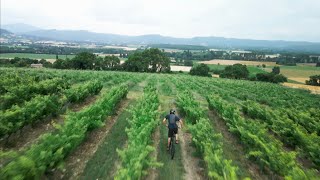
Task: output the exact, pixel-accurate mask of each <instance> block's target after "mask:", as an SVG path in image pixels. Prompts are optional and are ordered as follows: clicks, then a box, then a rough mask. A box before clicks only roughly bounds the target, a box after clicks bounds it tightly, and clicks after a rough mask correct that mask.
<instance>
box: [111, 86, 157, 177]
mask: <svg viewBox="0 0 320 180" xmlns="http://www.w3.org/2000/svg"><path fill="white" fill-rule="evenodd" d="M158 106H159V97H158V93H157V89H156V88H155V87H154V85H150V84H149V85H148V86H147V87H145V89H144V95H143V97H142V98H141V99H140V100H139V101H138V103H137V105H136V106H135V107H134V108H133V109H132V111H131V112H132V118H131V119H130V120H129V124H130V128H129V129H126V132H127V134H128V147H126V148H125V149H123V150H118V154H119V156H120V159H121V167H120V168H119V169H118V171H117V173H116V176H115V179H141V177H142V176H143V175H144V174H145V173H146V171H145V170H146V169H147V168H148V167H158V166H160V165H161V164H159V163H158V162H156V159H154V158H151V157H150V153H151V152H152V151H154V150H155V149H154V147H152V146H150V145H149V144H150V140H151V135H152V132H153V131H154V129H155V127H156V126H157V125H158V121H157V119H158V118H157V116H158V112H157V109H158Z"/></svg>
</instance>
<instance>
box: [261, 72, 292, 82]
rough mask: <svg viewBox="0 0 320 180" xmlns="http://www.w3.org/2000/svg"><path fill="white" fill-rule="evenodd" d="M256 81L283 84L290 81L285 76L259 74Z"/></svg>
mask: <svg viewBox="0 0 320 180" xmlns="http://www.w3.org/2000/svg"><path fill="white" fill-rule="evenodd" d="M256 80H257V81H263V82H271V83H282V82H287V81H288V79H287V77H285V76H284V75H282V74H275V73H258V74H257V75H256Z"/></svg>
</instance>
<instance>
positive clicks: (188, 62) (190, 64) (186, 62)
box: [184, 60, 193, 67]
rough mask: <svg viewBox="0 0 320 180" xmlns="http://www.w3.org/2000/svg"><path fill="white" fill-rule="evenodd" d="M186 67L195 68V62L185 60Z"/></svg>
mask: <svg viewBox="0 0 320 180" xmlns="http://www.w3.org/2000/svg"><path fill="white" fill-rule="evenodd" d="M184 65H185V66H191V67H192V66H193V62H192V61H191V60H184Z"/></svg>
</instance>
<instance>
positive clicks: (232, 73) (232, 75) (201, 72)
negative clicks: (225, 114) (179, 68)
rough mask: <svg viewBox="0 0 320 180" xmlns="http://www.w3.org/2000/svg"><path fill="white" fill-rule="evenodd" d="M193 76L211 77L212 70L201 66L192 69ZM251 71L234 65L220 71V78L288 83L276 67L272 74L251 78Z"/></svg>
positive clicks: (261, 74) (257, 75)
mask: <svg viewBox="0 0 320 180" xmlns="http://www.w3.org/2000/svg"><path fill="white" fill-rule="evenodd" d="M190 74H191V75H197V76H205V77H206V76H209V77H210V76H211V74H210V68H209V66H208V65H206V64H200V65H198V66H195V67H193V68H191V70H190ZM249 75H250V74H249V70H248V68H247V66H246V65H242V64H234V65H230V66H226V67H225V69H224V70H221V71H219V77H221V78H228V79H243V80H250V81H263V82H271V83H281V82H287V77H285V76H284V75H282V74H280V67H278V66H277V67H274V68H273V69H272V72H271V73H268V72H265V73H257V74H256V75H253V76H249Z"/></svg>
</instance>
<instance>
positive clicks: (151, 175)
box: [143, 127, 160, 180]
mask: <svg viewBox="0 0 320 180" xmlns="http://www.w3.org/2000/svg"><path fill="white" fill-rule="evenodd" d="M152 142H153V143H152V146H153V147H156V150H155V151H154V152H152V154H151V155H150V156H152V157H155V158H156V159H158V152H159V143H160V127H157V129H156V130H155V132H154V133H153V135H152ZM157 177H158V171H157V169H154V168H152V169H150V170H149V172H148V175H147V176H146V177H145V178H143V179H146V180H155V179H157Z"/></svg>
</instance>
